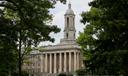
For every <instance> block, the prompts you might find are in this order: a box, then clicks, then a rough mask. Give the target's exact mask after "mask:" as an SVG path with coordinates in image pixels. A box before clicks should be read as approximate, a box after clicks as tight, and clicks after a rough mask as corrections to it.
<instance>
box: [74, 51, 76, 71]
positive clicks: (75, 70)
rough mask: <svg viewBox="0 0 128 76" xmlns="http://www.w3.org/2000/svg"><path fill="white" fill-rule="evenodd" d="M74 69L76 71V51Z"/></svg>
mask: <svg viewBox="0 0 128 76" xmlns="http://www.w3.org/2000/svg"><path fill="white" fill-rule="evenodd" d="M74 71H76V52H74Z"/></svg>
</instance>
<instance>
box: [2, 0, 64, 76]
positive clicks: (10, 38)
mask: <svg viewBox="0 0 128 76" xmlns="http://www.w3.org/2000/svg"><path fill="white" fill-rule="evenodd" d="M60 1H61V2H63V3H65V0H60ZM55 2H56V0H51V1H50V0H2V2H0V7H4V8H3V13H2V18H1V21H0V22H1V24H0V25H1V28H0V36H1V37H0V49H1V48H2V53H1V59H3V57H2V55H4V53H6V52H7V53H8V54H7V55H8V56H9V58H11V57H13V56H11V54H12V55H15V54H16V57H15V58H14V60H15V59H16V60H18V61H19V64H18V65H16V66H19V76H21V74H20V73H21V65H22V62H23V58H24V55H26V54H28V53H29V52H30V51H31V50H32V47H34V46H37V45H38V44H39V43H40V42H41V41H52V42H53V41H54V38H52V37H50V36H49V34H50V33H51V32H54V33H57V32H59V31H60V29H59V28H58V27H57V26H56V25H50V22H51V20H52V14H50V13H49V9H53V8H54V4H55ZM9 51H10V52H9ZM10 53H11V54H10ZM13 53H14V54H13ZM17 56H18V57H17ZM17 58H18V59H17ZM10 60H11V59H9V60H6V61H8V63H11V61H10ZM9 61H10V62H9ZM12 63H13V60H12ZM0 64H3V63H0ZM15 64H16V63H15ZM1 66H2V68H0V70H4V69H6V70H7V68H3V65H1ZM16 66H15V67H16Z"/></svg>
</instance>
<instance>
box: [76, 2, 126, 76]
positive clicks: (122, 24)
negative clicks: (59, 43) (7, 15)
mask: <svg viewBox="0 0 128 76" xmlns="http://www.w3.org/2000/svg"><path fill="white" fill-rule="evenodd" d="M89 5H90V6H91V9H90V11H87V12H83V13H82V15H81V16H82V20H81V22H82V23H84V24H86V27H85V29H84V32H83V33H81V34H80V37H79V38H78V43H79V44H80V46H81V47H82V50H83V52H84V54H87V55H88V56H89V57H87V56H86V60H85V65H86V69H87V70H88V71H89V73H91V74H98V75H116V76H117V75H123V76H127V72H128V70H127V69H126V68H127V65H128V40H127V39H128V26H127V25H128V20H127V17H128V13H127V12H128V8H127V6H128V1H127V0H116V1H114V0H93V1H92V2H90V3H89ZM86 52H87V53H86Z"/></svg>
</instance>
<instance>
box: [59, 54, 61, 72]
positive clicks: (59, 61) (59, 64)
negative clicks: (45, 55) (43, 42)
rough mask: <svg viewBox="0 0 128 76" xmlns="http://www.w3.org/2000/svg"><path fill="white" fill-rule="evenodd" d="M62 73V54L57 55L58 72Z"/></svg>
mask: <svg viewBox="0 0 128 76" xmlns="http://www.w3.org/2000/svg"><path fill="white" fill-rule="evenodd" d="M61 71H62V53H59V72H61Z"/></svg>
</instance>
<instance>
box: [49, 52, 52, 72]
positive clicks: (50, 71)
mask: <svg viewBox="0 0 128 76" xmlns="http://www.w3.org/2000/svg"><path fill="white" fill-rule="evenodd" d="M49 61H50V65H49V66H50V73H52V54H51V53H50V59H49Z"/></svg>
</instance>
